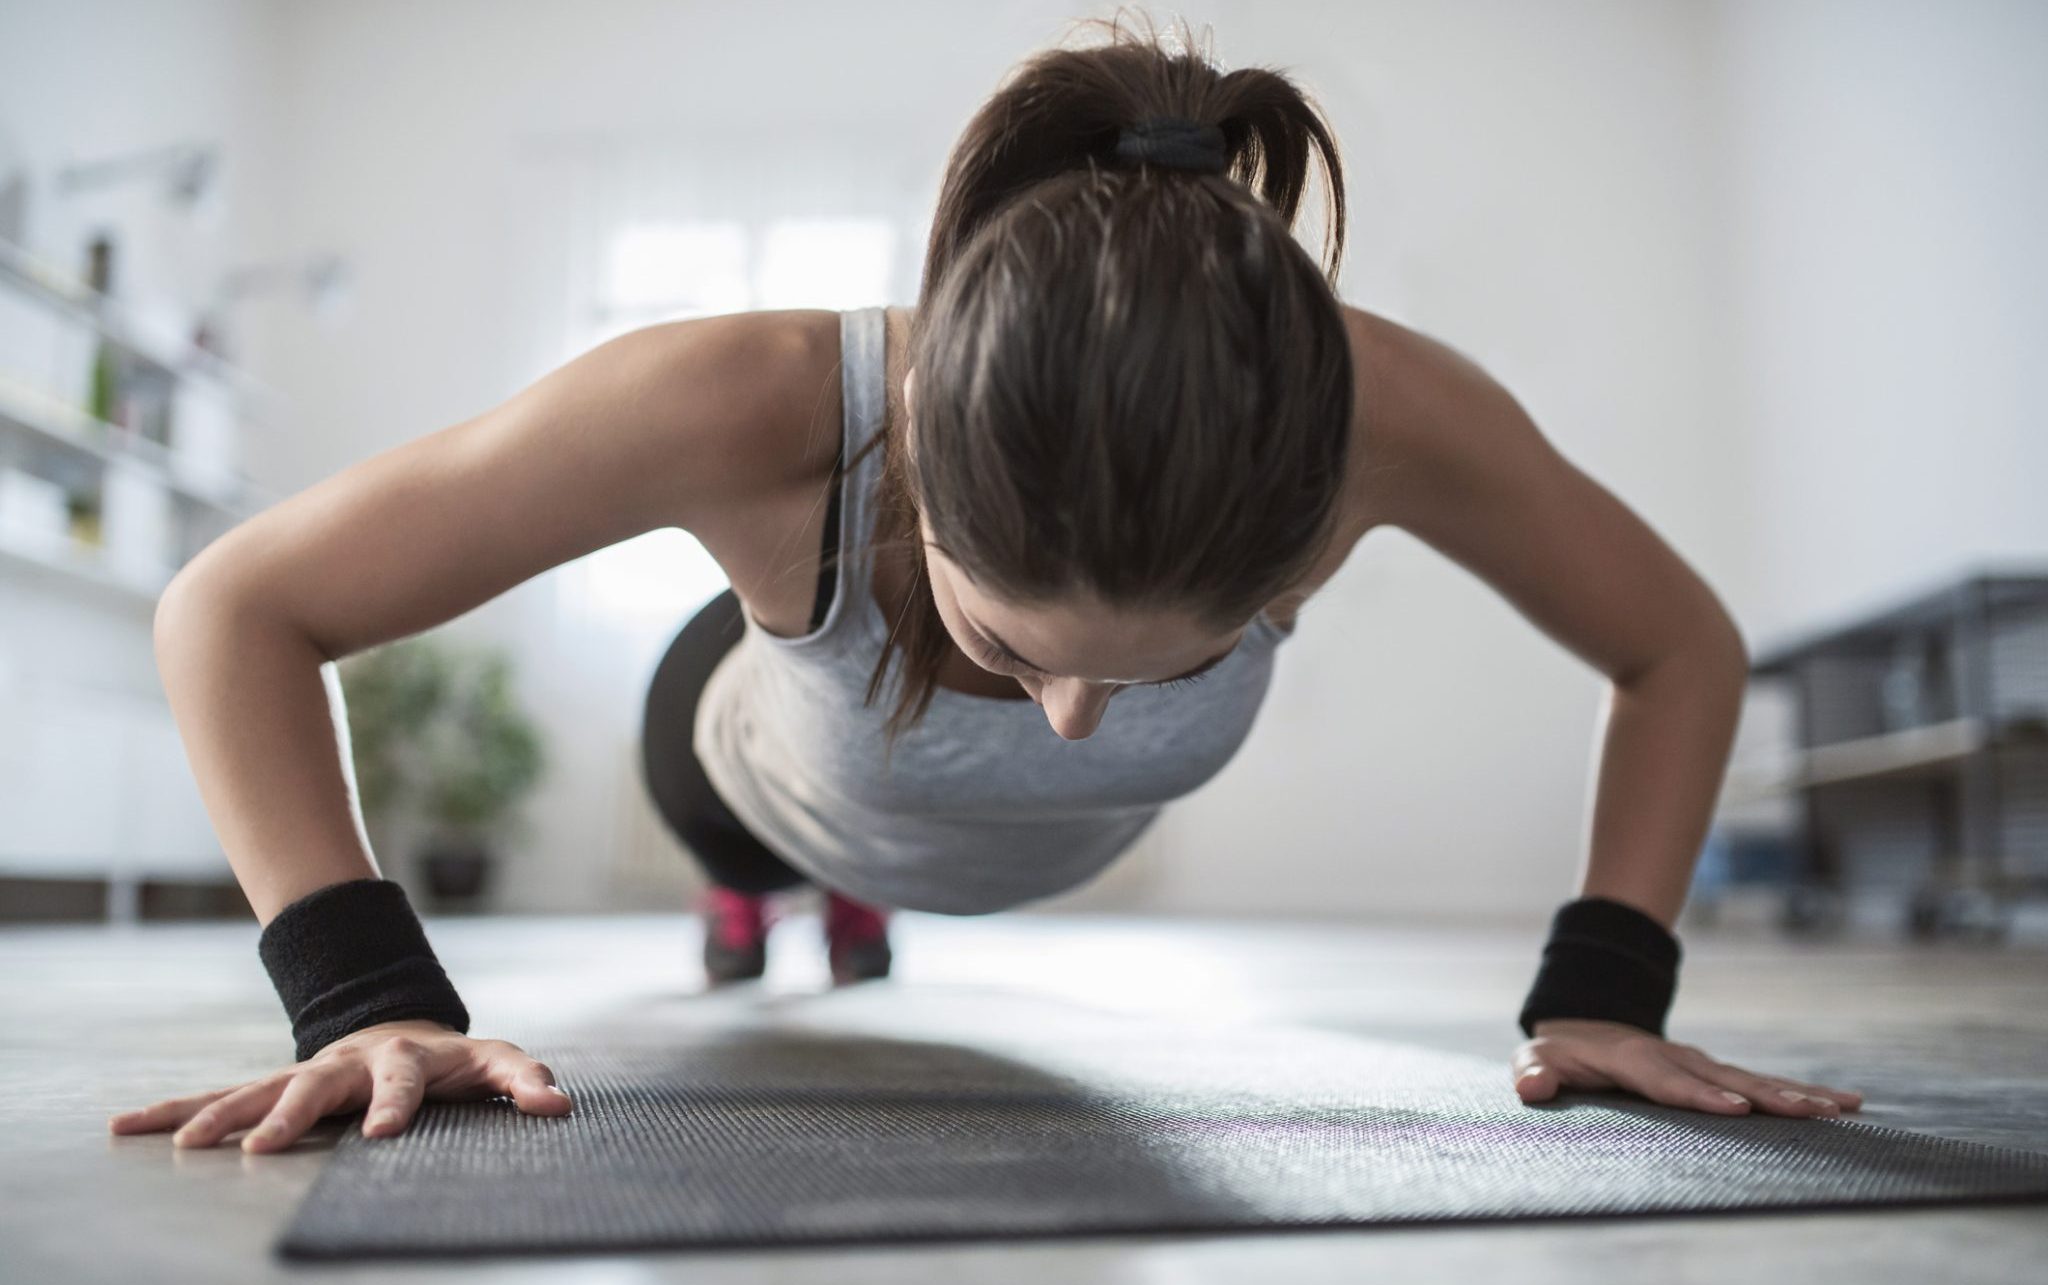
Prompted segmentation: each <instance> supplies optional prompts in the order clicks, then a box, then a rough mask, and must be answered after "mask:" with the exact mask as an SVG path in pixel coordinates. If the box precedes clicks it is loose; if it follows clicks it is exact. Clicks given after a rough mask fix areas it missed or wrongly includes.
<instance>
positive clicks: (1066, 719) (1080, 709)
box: [1033, 679, 1117, 741]
mask: <svg viewBox="0 0 2048 1285" xmlns="http://www.w3.org/2000/svg"><path fill="white" fill-rule="evenodd" d="M1116 691H1117V689H1116V688H1115V687H1108V686H1104V685H1102V684H1100V683H1084V682H1082V681H1080V680H1079V679H1074V680H1071V681H1070V680H1066V679H1056V680H1054V681H1053V682H1049V683H1044V684H1041V685H1040V687H1039V689H1038V691H1036V692H1034V693H1033V695H1034V696H1036V697H1037V699H1038V703H1039V705H1040V706H1042V707H1043V708H1044V710H1045V719H1046V721H1047V722H1048V723H1051V724H1052V730H1053V731H1055V732H1058V733H1059V734H1060V735H1061V736H1064V737H1066V738H1067V739H1068V740H1070V741H1080V740H1086V739H1087V738H1088V737H1090V736H1092V735H1094V734H1095V729H1096V728H1097V727H1098V726H1100V725H1101V723H1102V711H1103V709H1104V708H1105V707H1106V706H1107V705H1108V704H1109V698H1110V697H1111V696H1113V695H1115V694H1116Z"/></svg>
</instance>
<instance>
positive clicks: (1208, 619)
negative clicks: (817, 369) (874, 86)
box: [869, 24, 1352, 739]
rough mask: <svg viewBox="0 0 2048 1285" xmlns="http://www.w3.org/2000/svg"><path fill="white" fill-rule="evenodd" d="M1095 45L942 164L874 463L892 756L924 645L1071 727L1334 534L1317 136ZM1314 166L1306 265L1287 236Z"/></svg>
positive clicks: (1037, 75) (1346, 385) (1344, 378)
mask: <svg viewBox="0 0 2048 1285" xmlns="http://www.w3.org/2000/svg"><path fill="white" fill-rule="evenodd" d="M1107 30H1108V34H1109V40H1108V42H1107V43H1105V44H1101V45H1098V46H1096V47H1091V48H1060V49H1053V50H1049V51H1046V52H1043V53H1040V54H1038V55H1036V56H1035V57H1033V58H1031V59H1030V60H1028V61H1027V62H1025V63H1023V64H1022V65H1020V66H1019V67H1018V68H1016V69H1015V70H1014V71H1013V72H1012V73H1011V74H1010V76H1009V77H1008V78H1007V79H1006V80H1005V81H1004V83H1003V84H1002V86H1001V87H999V88H998V90H997V91H996V93H995V94H994V95H993V96H992V97H991V98H990V99H989V101H988V102H987V103H986V104H985V105H984V106H983V107H982V108H981V110H980V111H979V112H977V113H976V115H975V116H974V118H973V119H972V120H971V121H970V122H969V123H968V125H967V128H966V130H965V131H964V132H963V133H962V135H961V137H960V140H959V142H958V143H957V144H956V145H955V147H954V150H953V153H952V156H951V158H950V161H949V164H948V167H947V171H946V176H945V180H944V183H943V186H942V189H941V193H940V197H939V204H938V209H937V212H936V214H935V217H934V219H933V224H932V232H931V241H930V245H929V248H928V251H927V254H926V259H925V271H924V280H923V287H922V291H921V294H920V297H919V301H918V309H917V316H916V320H915V323H914V325H913V327H912V332H911V337H910V353H909V362H910V374H909V376H908V377H907V378H906V380H905V389H904V393H905V398H906V408H907V413H906V414H905V415H904V416H902V417H901V421H902V422H901V423H900V424H898V425H896V430H900V431H895V430H892V432H891V433H890V434H889V437H888V440H887V442H886V443H885V448H884V449H885V450H886V455H885V464H884V470H883V482H882V496H881V499H882V529H881V534H882V536H883V538H884V540H885V541H886V542H888V543H891V544H894V545H896V546H898V547H902V548H904V549H905V550H906V551H910V552H912V553H913V556H914V562H913V565H915V567H916V568H917V572H918V575H917V588H916V589H915V590H914V592H913V593H912V597H911V604H910V607H909V609H908V610H907V611H906V612H905V614H904V617H903V618H902V619H900V620H898V621H896V622H895V629H894V630H893V631H892V636H891V648H890V649H885V651H884V654H883V656H882V659H881V661H880V663H878V665H877V667H876V671H875V675H874V681H873V682H872V683H871V684H870V689H869V698H870V699H871V700H872V699H873V698H874V696H875V694H876V692H877V691H878V690H879V689H880V686H881V680H882V677H883V674H884V672H885V671H886V668H887V666H888V664H889V660H890V656H891V654H892V650H893V651H901V652H902V653H903V654H904V657H905V672H906V674H907V675H908V681H907V682H906V683H905V684H904V687H903V689H902V691H901V693H900V696H899V700H898V704H897V708H896V710H895V711H894V717H892V720H891V724H890V730H891V735H892V739H893V736H894V735H895V734H896V733H897V732H898V731H899V730H900V729H901V727H902V726H905V725H907V723H908V722H911V721H914V720H915V719H916V718H918V717H920V716H921V715H922V714H923V712H924V709H925V707H926V706H927V705H928V704H929V702H930V699H931V694H932V688H933V686H935V684H934V683H933V682H932V678H933V677H934V675H935V671H936V668H937V666H938V664H939V663H940V662H941V661H942V660H943V658H944V655H945V653H946V650H947V645H948V642H949V640H950V641H951V642H952V643H954V644H957V645H958V646H959V647H960V648H961V649H962V650H963V651H965V652H966V653H967V654H968V655H969V656H971V657H973V658H974V659H976V660H977V661H978V662H982V663H984V664H985V665H986V666H987V667H989V668H991V669H994V670H997V671H998V672H1002V673H1008V674H1014V675H1016V676H1017V677H1018V681H1019V682H1020V683H1021V684H1022V685H1023V686H1024V687H1025V689H1026V690H1027V691H1029V692H1030V693H1031V694H1032V696H1033V697H1034V698H1036V699H1038V700H1039V701H1040V703H1041V704H1043V705H1044V706H1045V707H1046V712H1047V716H1048V718H1049V719H1050V720H1051V721H1052V723H1053V726H1054V727H1055V729H1056V730H1058V731H1059V732H1060V733H1061V734H1062V735H1066V736H1070V737H1075V736H1085V735H1088V734H1089V733H1090V732H1091V731H1092V730H1093V729H1094V726H1095V724H1096V721H1097V720H1098V719H1099V718H1100V716H1101V714H1102V710H1103V707H1104V705H1105V704H1106V703H1107V701H1108V699H1109V697H1110V696H1111V695H1112V694H1113V693H1114V692H1115V691H1116V690H1118V689H1120V687H1121V686H1123V685H1127V684H1130V683H1137V682H1155V681H1165V680H1169V679H1174V678H1176V677H1178V676H1181V675H1183V674H1184V673H1185V672H1186V671H1188V670H1191V669H1194V668H1196V667H1197V666H1199V665H1201V664H1202V662H1205V661H1208V660H1210V659H1211V658H1212V657H1214V656H1216V655H1218V654H1219V653H1220V652H1222V651H1224V650H1226V649H1227V648H1229V647H1230V646H1231V645H1232V644H1233V643H1234V642H1235V641H1236V640H1237V639H1238V638H1239V637H1240V636H1241V635H1242V633H1243V632H1244V630H1245V629H1246V627H1247V626H1248V625H1249V623H1250V621H1251V619H1252V618H1253V617H1254V616H1255V615H1256V614H1257V612H1258V611H1259V610H1260V608H1262V607H1263V606H1265V605H1266V604H1267V603H1268V602H1270V601H1271V600H1272V599H1273V598H1274V597H1276V596H1278V595H1279V594H1280V593H1282V592H1283V591H1285V590H1286V589H1287V588H1288V587H1289V586H1290V585H1291V584H1293V583H1294V582H1296V581H1298V580H1299V579H1300V578H1301V577H1302V576H1303V575H1304V574H1305V573H1306V572H1307V571H1308V569H1309V568H1310V567H1311V566H1313V565H1314V564H1315V563H1316V562H1317V561H1318V560H1319V559H1320V557H1321V556H1322V554H1323V553H1324V552H1325V551H1326V550H1327V548H1328V547H1329V543H1330V541H1331V540H1332V538H1333V537H1334V536H1335V534H1336V524H1337V520H1338V518H1339V516H1340V515H1339V510H1338V502H1339V497H1340V493H1341V488H1342V485H1343V480H1344V478H1345V476H1346V456H1347V445H1348V442H1349V434H1350V424H1351V408H1352V372H1351V361H1350V349H1349V346H1348V341H1347V332H1346V328H1345V325H1344V320H1343V315H1342V312H1341V310H1340V308H1339V306H1338V303H1337V299H1336V296H1335V294H1334V292H1333V290H1332V282H1333V281H1334V278H1335V275H1336V271H1337V267H1338V264H1339V261H1340V259H1341V255H1342V247H1343V221H1344V203H1343V180H1342V172H1341V168H1340V166H1339V162H1338V156H1337V149H1336V145H1335V143H1334V141H1333V139H1332V138H1331V136H1330V133H1329V130H1328V128H1327V126H1326V125H1325V123H1324V122H1323V120H1322V119H1321V117H1320V116H1319V115H1318V114H1317V112H1316V110H1315V109H1314V108H1313V106H1311V105H1310V103H1309V102H1308V101H1307V100H1306V98H1305V97H1304V96H1303V95H1302V93H1301V92H1300V91H1299V90H1298V89H1297V88H1296V87H1295V86H1294V85H1293V84H1292V83H1290V82H1289V81H1288V80H1287V79H1286V78H1285V77H1284V76H1282V75H1280V74H1278V73H1276V72H1272V71H1267V70H1263V69H1255V68H1254V69H1244V70H1239V71H1233V72H1227V73H1226V72H1223V71H1221V70H1220V69H1218V68H1216V67H1215V66H1213V65H1212V64H1211V63H1210V62H1209V61H1208V60H1207V59H1206V58H1205V57H1203V56H1201V55H1199V54H1198V53H1196V52H1193V51H1192V50H1189V49H1188V48H1187V47H1186V45H1185V42H1184V41H1183V42H1181V47H1180V48H1170V47H1168V46H1167V45H1166V44H1165V43H1163V42H1162V41H1161V40H1160V39H1159V38H1158V37H1157V36H1156V35H1154V34H1152V33H1151V32H1149V31H1148V32H1145V33H1143V34H1139V33H1135V32H1132V31H1131V30H1129V29H1128V28H1125V27H1122V26H1120V25H1116V24H1109V25H1108V27H1107ZM1206 127H1213V128H1206ZM1120 142H1121V143H1122V146H1121V147H1120V146H1119V143H1120ZM1162 148H1164V149H1167V150H1164V151H1162V150H1160V149H1162ZM1205 149H1215V154H1214V156H1213V164H1212V163H1211V157H1210V156H1209V153H1208V151H1207V150H1205ZM1147 157H1151V158H1154V159H1146V158H1147ZM1312 158H1313V159H1317V160H1319V161H1320V163H1321V165H1322V168H1323V172H1324V180H1325V182H1324V191H1325V198H1326V222H1325V229H1324V232H1325V253H1324V261H1323V262H1322V263H1321V264H1319V263H1318V262H1317V261H1316V260H1315V259H1314V258H1312V257H1311V256H1310V255H1309V254H1308V252H1307V251H1306V250H1304V249H1303V248H1302V246H1301V244H1300V243H1299V242H1298V241H1296V239H1295V238H1294V235H1293V232H1292V226H1293V223H1294V220H1295V217H1296V214H1297V212H1298V209H1299V207H1300V205H1301V203H1302V198H1303V196H1304V193H1305V192H1306V190H1307V187H1308V181H1309V177H1310V175H1309V170H1310V162H1311V159H1312ZM1219 167H1220V168H1219ZM926 584H928V585H929V593H926V592H925V591H924V586H925V585H926ZM992 635H993V636H992ZM991 643H994V644H996V646H995V648H994V651H996V652H1000V651H1004V650H1007V651H1008V652H1009V653H1011V654H1012V655H1021V656H1023V657H1025V658H1027V660H1028V661H1029V665H1028V666H1025V665H1019V664H1017V663H1015V662H1014V661H1007V660H993V661H992V660H991V659H990V657H991V655H992V650H991V647H990V646H989V644H991Z"/></svg>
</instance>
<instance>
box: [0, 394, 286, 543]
mask: <svg viewBox="0 0 2048 1285" xmlns="http://www.w3.org/2000/svg"><path fill="white" fill-rule="evenodd" d="M0 434H13V435H15V436H18V437H22V438H25V439H27V440H29V441H33V442H35V443H37V444H39V445H45V446H55V447H58V448H60V449H62V450H64V451H66V452H68V453H70V454H72V455H74V456H75V457H77V458H80V459H84V460H91V461H94V462H95V463H98V464H105V463H108V462H110V461H113V460H117V459H121V460H127V461H129V462H131V463H132V464H134V465H136V466H137V467H140V468H141V469H143V470H144V471H145V472H147V473H148V474H149V475H150V476H151V477H152V478H154V479H155V480H156V481H158V482H160V483H161V484H162V485H163V487H164V489H165V490H167V491H169V492H170V493H171V494H173V495H176V496H179V497H181V498H183V499H185V500H187V501H188V502H191V503H196V504H203V505H205V506H207V507H208V508H211V509H213V510H215V511H217V512H219V513H223V514H226V515H227V516H229V517H231V518H233V519H235V520H237V521H240V520H241V519H243V518H245V517H248V516H249V515H250V513H251V512H253V509H251V508H250V506H249V503H248V501H249V498H250V497H251V496H252V495H253V494H254V492H255V490H256V488H255V485H254V483H252V482H251V481H250V480H249V478H248V477H247V476H246V475H243V474H236V475H235V476H234V478H233V480H232V482H231V483H230V485H228V486H226V487H219V488H217V487H209V486H201V485H197V484H195V483H193V482H190V481H187V480H186V479H184V478H183V477H181V476H180V475H179V473H178V470H177V466H176V461H175V460H174V458H173V454H172V452H171V451H169V450H166V449H165V448H164V447H162V446H159V445H157V444H156V443H155V442H152V441H148V440H146V439H144V438H140V437H136V436H135V435H134V434H133V433H131V432H129V431H128V430H127V429H125V428H122V427H121V426H119V425H117V424H109V423H107V422H106V421H104V420H99V419H94V418H93V417H92V416H91V415H89V414H87V413H86V412H85V411H84V410H82V409H80V408H79V407H76V406H73V405H71V404H69V403H67V402H65V401H64V400H63V399H62V398H59V397H54V396H52V395H51V394H49V393H47V392H45V391H43V390H42V389H39V388H36V387H33V386H31V385H29V384H25V383H22V382H21V381H19V380H14V379H9V378H7V377H6V376H5V375H0ZM0 458H4V453H0ZM259 507H260V506H259Z"/></svg>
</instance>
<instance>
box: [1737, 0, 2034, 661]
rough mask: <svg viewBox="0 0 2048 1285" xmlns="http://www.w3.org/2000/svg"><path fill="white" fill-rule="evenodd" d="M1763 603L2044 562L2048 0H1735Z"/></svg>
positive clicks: (1755, 538) (1783, 614)
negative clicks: (1987, 566)
mask: <svg viewBox="0 0 2048 1285" xmlns="http://www.w3.org/2000/svg"><path fill="white" fill-rule="evenodd" d="M1726 14H1727V24H1726V32H1725V36H1726V46H1725V62H1724V67H1725V71H1724V76H1725V82H1724V92H1725V94H1726V101H1727V104H1728V117H1727V119H1728V133H1727V138H1726V144H1725V148H1726V155H1727V158H1728V160H1727V173H1728V176H1729V189H1728V192H1727V196H1726V200H1727V204H1728V209H1729V215H1730V219H1729V225H1728V229H1727V235H1728V246H1727V256H1726V262H1727V263H1728V266H1729V279H1730V283H1731V286H1732V291H1731V314H1730V317H1729V321H1730V336H1729V337H1730V343H1731V354H1730V363H1729V370H1730V372H1731V374H1732V376H1733V379H1734V387H1735V391H1736V393H1737V395H1738V397H1739V400H1738V403H1737V407H1738V413H1737V415H1736V416H1735V420H1734V422H1735V423H1736V424H1737V425H1738V426H1739V427H1740V429H1741V431H1742V433H1743V434H1744V441H1743V445H1744V449H1743V451H1742V460H1743V472H1742V475H1741V479H1740V489H1741V490H1742V492H1743V493H1744V494H1745V495H1746V496H1747V497H1748V500H1749V503H1750V506H1751V514H1752V519H1751V523H1750V525H1749V528H1748V537H1749V540H1750V550H1749V556H1748V565H1749V573H1748V586H1747V591H1746V593H1745V595H1744V607H1745V609H1746V617H1745V618H1746V620H1747V621H1748V622H1749V623H1750V624H1751V625H1753V626H1754V627H1755V628H1756V630H1757V631H1758V632H1760V633H1765V634H1775V633H1777V632H1779V631H1782V630H1787V629H1793V630H1796V629H1797V628H1798V627H1800V626H1803V625H1806V624H1808V623H1812V622H1820V621H1830V620H1833V619H1835V618H1837V617H1838V616H1841V615H1843V614H1847V613H1853V612H1855V611H1857V610H1859V609H1861V608H1862V607H1863V606H1864V605H1865V604H1869V603H1882V602H1887V601H1889V600H1890V599H1892V598H1893V597H1895V596H1897V595H1898V593H1899V592H1900V591H1901V590H1902V588H1911V587H1913V586H1917V585H1919V584H1922V583H1925V582H1930V581H1934V580H1937V579H1939V578H1942V577H1945V576H1947V575H1949V574H1952V573H1954V572H1956V571H1958V570H1960V569H1962V568H1963V567H1965V566H1974V565H1977V564H1978V563H1979V562H1980V561H1983V560H1992V561H1998V562H2001V563H2003V562H2008V561H2010V562H2015V563H2017V562H2023V561H2026V560H2029V559H2031V560H2032V562H2033V564H2034V565H2035V566H2037V567H2038V566H2039V565H2040V564H2041V563H2042V562H2043V561H2048V399H2044V396H2043V394H2044V392H2048V376H2044V373H2043V372H2044V370H2048V367H2044V365H2043V355H2044V354H2048V6H2043V5H2040V4H2035V3H2028V2H2027V0H1965V2H1958V3H1941V4H1935V3H1907V2H1904V0H1802V2H1800V3H1793V4H1787V3H1782V2H1778V0H1753V2H1747V3H1736V4H1731V5H1729V6H1727V9H1726Z"/></svg>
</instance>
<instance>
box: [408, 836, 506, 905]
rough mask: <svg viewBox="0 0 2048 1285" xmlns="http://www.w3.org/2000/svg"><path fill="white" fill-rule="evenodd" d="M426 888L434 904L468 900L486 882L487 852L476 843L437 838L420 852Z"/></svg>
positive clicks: (488, 870)
mask: <svg viewBox="0 0 2048 1285" xmlns="http://www.w3.org/2000/svg"><path fill="white" fill-rule="evenodd" d="M420 867H421V869H422V871H423V872H424V873H425V875H426V880H427V891H428V892H429V893H431V894H432V895H433V898H434V901H435V903H436V904H438V905H444V906H445V905H457V904H461V903H464V902H472V901H475V900H476V899H477V898H479V897H481V896H482V895H483V892H484V889H485V888H486V887H487V886H488V885H489V883H490V874H491V853H490V850H489V849H488V848H486V847H484V846H483V845H482V844H480V843H468V842H459V841H458V842H441V843H436V844H435V845H434V846H433V847H430V848H428V849H427V850H426V852H424V853H423V854H421V856H420Z"/></svg>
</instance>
